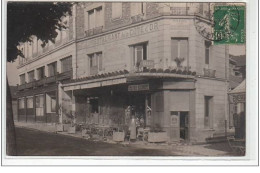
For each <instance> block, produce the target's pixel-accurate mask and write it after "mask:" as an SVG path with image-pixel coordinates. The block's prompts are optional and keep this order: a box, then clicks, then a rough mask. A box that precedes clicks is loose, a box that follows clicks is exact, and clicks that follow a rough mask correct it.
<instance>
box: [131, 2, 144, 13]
mask: <svg viewBox="0 0 260 173" xmlns="http://www.w3.org/2000/svg"><path fill="white" fill-rule="evenodd" d="M130 4H131V8H130V11H131V16H136V15H139V14H144V8H145V7H144V3H143V2H131V3H130Z"/></svg>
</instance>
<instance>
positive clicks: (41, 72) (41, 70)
mask: <svg viewBox="0 0 260 173" xmlns="http://www.w3.org/2000/svg"><path fill="white" fill-rule="evenodd" d="M44 77H45V67H40V68H38V69H37V79H38V80H40V79H43V78H44Z"/></svg>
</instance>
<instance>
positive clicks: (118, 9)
mask: <svg viewBox="0 0 260 173" xmlns="http://www.w3.org/2000/svg"><path fill="white" fill-rule="evenodd" d="M120 17H122V2H112V19H114V18H120Z"/></svg>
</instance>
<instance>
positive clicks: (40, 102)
mask: <svg viewBox="0 0 260 173" xmlns="http://www.w3.org/2000/svg"><path fill="white" fill-rule="evenodd" d="M43 106H44V96H43V95H37V96H35V107H36V116H43V115H44V114H43V110H44V108H43Z"/></svg>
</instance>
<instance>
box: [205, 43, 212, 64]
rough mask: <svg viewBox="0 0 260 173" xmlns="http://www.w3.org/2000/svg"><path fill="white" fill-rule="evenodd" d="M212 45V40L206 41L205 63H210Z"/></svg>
mask: <svg viewBox="0 0 260 173" xmlns="http://www.w3.org/2000/svg"><path fill="white" fill-rule="evenodd" d="M210 46H211V42H210V41H205V64H209V59H210V57H209V56H210Z"/></svg>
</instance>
